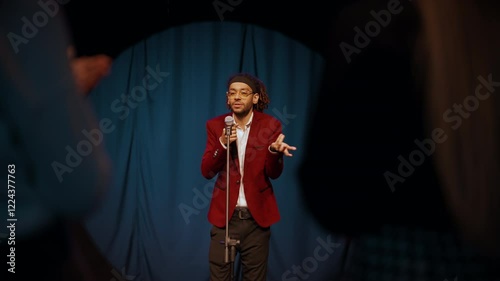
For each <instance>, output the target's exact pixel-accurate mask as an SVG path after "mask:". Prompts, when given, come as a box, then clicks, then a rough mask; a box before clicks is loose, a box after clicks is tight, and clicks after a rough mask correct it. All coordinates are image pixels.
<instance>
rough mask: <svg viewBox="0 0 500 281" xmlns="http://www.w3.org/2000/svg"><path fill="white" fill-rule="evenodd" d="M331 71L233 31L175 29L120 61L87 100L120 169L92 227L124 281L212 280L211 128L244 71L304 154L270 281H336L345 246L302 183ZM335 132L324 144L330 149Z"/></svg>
mask: <svg viewBox="0 0 500 281" xmlns="http://www.w3.org/2000/svg"><path fill="white" fill-rule="evenodd" d="M311 32H313V31H311ZM324 67H325V58H324V57H322V56H321V55H320V54H318V53H316V52H314V51H312V50H311V49H309V48H307V47H306V46H305V45H303V44H301V43H300V42H298V41H295V40H292V39H291V38H289V37H287V36H285V35H283V34H281V33H279V32H276V31H273V30H270V29H264V28H262V27H260V26H256V25H250V24H245V23H236V22H197V23H191V24H187V25H180V26H176V27H172V28H169V29H166V30H164V31H162V32H159V33H157V34H154V35H153V36H150V37H148V38H146V39H145V40H143V41H141V42H138V43H137V44H135V45H133V46H131V47H130V48H128V49H126V50H125V51H124V52H123V53H121V54H120V55H119V56H118V57H117V58H116V59H115V61H114V63H113V66H112V71H111V74H110V75H109V76H107V77H106V78H105V79H103V80H102V81H101V82H100V84H99V85H98V86H97V87H96V88H95V89H94V90H93V91H92V92H91V93H90V95H89V99H91V101H92V104H93V106H94V107H95V110H96V112H97V115H98V118H99V121H100V122H101V131H102V133H103V136H104V142H103V145H105V147H106V149H107V150H108V151H109V154H110V156H111V159H112V161H113V183H112V187H110V191H109V193H107V194H106V198H105V200H104V202H103V204H102V205H101V206H100V207H99V209H98V211H97V212H96V213H94V214H93V216H92V217H91V218H89V219H88V221H86V227H87V229H88V231H89V233H90V235H91V236H92V237H93V239H94V240H95V242H96V244H97V245H98V247H99V249H100V250H101V251H102V253H103V254H104V255H105V256H106V257H107V258H108V259H109V260H110V262H111V263H112V264H113V266H114V268H113V269H110V271H112V273H113V274H116V275H117V278H116V279H117V280H118V277H119V276H118V275H120V276H121V278H123V280H147V281H149V280H151V281H162V280H165V281H171V280H208V279H209V269H208V246H209V241H210V236H209V231H210V224H209V222H208V221H207V211H208V206H209V202H210V201H209V200H210V196H211V192H212V188H213V183H214V181H213V180H211V181H208V180H206V179H204V178H203V177H202V176H201V171H200V164H201V157H202V154H203V151H204V148H205V137H206V131H205V122H206V121H207V120H208V119H209V118H211V117H214V116H215V115H218V114H222V113H225V112H227V108H226V104H225V91H226V80H227V78H228V76H229V75H230V74H232V73H234V72H238V71H244V72H251V73H253V74H255V75H257V76H258V77H260V78H261V79H262V80H263V81H264V83H265V84H266V86H267V88H268V92H269V95H270V99H271V103H270V106H269V108H268V109H267V111H266V112H267V113H269V114H271V115H274V116H275V117H277V118H278V119H279V120H280V121H281V122H282V124H283V130H284V134H285V136H286V137H285V142H287V143H289V144H291V145H295V146H297V147H298V150H297V151H295V153H294V156H293V157H292V158H286V159H285V169H284V172H283V174H282V176H281V177H280V178H279V179H277V180H275V181H274V185H275V192H276V196H277V200H278V204H279V208H280V211H281V217H282V219H281V221H279V222H278V223H277V224H275V225H273V226H272V236H271V249H270V261H269V274H268V276H269V278H268V280H306V279H307V280H309V281H313V280H318V281H327V280H334V277H335V276H336V275H337V274H338V273H339V271H340V270H341V269H342V264H343V262H344V261H343V257H344V255H345V251H346V241H345V240H344V238H342V237H338V236H335V235H333V234H330V233H328V232H326V231H325V230H324V229H323V228H321V227H320V225H319V224H318V223H317V222H316V221H315V219H314V218H313V217H312V215H311V214H310V213H309V212H308V211H307V209H306V208H305V204H304V202H303V200H302V198H301V192H300V187H299V182H298V179H297V170H298V166H299V164H300V162H301V159H302V157H303V155H304V153H305V152H304V151H303V150H302V148H303V147H304V142H305V140H306V137H307V136H306V135H305V133H306V125H307V122H308V121H309V116H310V112H309V109H310V107H311V106H312V105H313V104H315V103H316V102H317V101H316V97H317V96H318V92H319V91H320V90H321V87H320V85H321V83H322V79H323V71H324ZM327 131H328V130H327V129H326V130H325V131H324V132H323V133H320V132H318V137H324V138H325V140H326V141H327V135H328V133H327ZM327 149H328V148H327ZM319 153H321V151H320V150H319ZM318 176H328V175H318ZM314 183H315V180H314V179H311V183H310V184H311V185H312V184H314ZM236 270H239V267H238V266H237V268H236Z"/></svg>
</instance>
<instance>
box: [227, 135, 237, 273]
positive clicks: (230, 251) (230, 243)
mask: <svg viewBox="0 0 500 281" xmlns="http://www.w3.org/2000/svg"><path fill="white" fill-rule="evenodd" d="M230 136H231V126H226V137H227V144H226V147H227V149H226V150H227V156H226V239H224V240H225V247H226V249H225V256H224V262H225V263H230V266H229V268H230V269H229V270H230V272H231V280H235V279H234V260H235V257H236V246H237V245H239V244H240V240H236V239H231V237H229V144H230V142H229V137H230Z"/></svg>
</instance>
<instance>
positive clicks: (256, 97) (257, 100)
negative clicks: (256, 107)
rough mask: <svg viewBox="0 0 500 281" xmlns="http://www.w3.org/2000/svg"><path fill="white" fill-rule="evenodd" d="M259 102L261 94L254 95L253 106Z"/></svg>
mask: <svg viewBox="0 0 500 281" xmlns="http://www.w3.org/2000/svg"><path fill="white" fill-rule="evenodd" d="M258 102H259V93H255V94H254V95H253V104H257V103H258Z"/></svg>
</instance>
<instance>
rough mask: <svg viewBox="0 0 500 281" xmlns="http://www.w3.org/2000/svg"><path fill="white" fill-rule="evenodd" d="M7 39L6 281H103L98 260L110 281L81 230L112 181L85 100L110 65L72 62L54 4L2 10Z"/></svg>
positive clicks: (3, 41) (0, 124) (20, 4)
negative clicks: (32, 280) (34, 280)
mask: <svg viewBox="0 0 500 281" xmlns="http://www.w3.org/2000/svg"><path fill="white" fill-rule="evenodd" d="M49 15H50V16H49ZM0 31H1V34H2V36H1V37H0V59H1V65H0V85H1V91H0V100H1V102H0V107H1V108H0V132H1V133H0V146H1V150H0V159H1V160H2V163H1V165H2V167H3V168H4V169H5V170H4V176H5V177H6V178H7V177H8V179H10V180H11V181H9V184H10V186H7V184H6V185H5V186H4V187H3V188H2V189H1V191H0V194H1V197H2V200H1V201H0V208H1V209H2V214H3V215H2V221H3V223H4V224H5V223H6V224H7V225H8V226H9V227H8V228H5V227H3V228H2V229H3V230H2V231H1V232H5V231H9V233H8V234H7V236H6V237H7V238H5V239H4V237H0V239H1V240H2V241H0V242H1V243H0V248H1V253H2V259H1V261H2V265H3V267H2V276H7V277H8V279H3V278H2V280H14V279H16V278H17V279H16V280H28V279H27V278H28V277H33V276H35V277H36V278H38V279H42V280H99V279H96V278H95V277H96V276H94V275H93V274H95V273H96V269H93V268H90V269H84V268H83V267H82V266H87V265H88V264H85V263H88V262H89V260H88V259H89V258H92V259H94V262H101V264H99V266H103V267H105V268H106V270H107V272H106V273H107V274H108V275H107V276H106V279H104V278H103V279H102V280H106V281H108V280H110V274H109V272H110V270H111V268H112V267H111V266H110V265H108V264H107V261H106V259H104V258H103V257H102V256H99V254H98V251H97V249H93V250H94V252H92V251H91V250H90V249H89V247H88V246H89V245H90V246H91V247H94V246H95V245H93V244H91V243H92V242H91V239H90V238H89V237H87V236H85V232H84V226H83V220H84V218H85V217H86V216H88V215H90V214H92V212H93V211H94V210H96V208H98V207H99V204H100V202H101V198H102V197H103V196H104V195H105V193H106V191H107V188H108V186H109V185H110V181H111V166H112V165H111V161H110V159H109V158H108V155H107V152H106V151H105V147H104V140H103V135H102V132H101V128H102V126H106V124H103V123H102V122H98V120H97V119H96V117H95V115H94V112H93V109H92V106H91V104H89V101H88V100H87V99H85V96H86V95H87V94H88V93H89V92H90V91H91V90H92V89H93V88H94V87H95V86H96V85H97V83H98V82H99V80H100V79H102V77H103V76H104V75H106V74H107V73H108V72H109V69H110V66H111V60H110V58H109V57H107V56H105V55H97V56H89V57H81V58H78V57H75V56H74V49H72V48H73V46H72V45H71V40H70V39H69V38H70V37H71V36H70V30H69V29H68V27H67V23H66V18H65V14H64V12H63V9H62V7H61V6H59V3H58V2H56V1H52V2H50V1H47V2H42V1H29V0H19V1H0ZM6 182H7V180H6ZM8 199H9V200H12V201H8ZM8 219H15V220H12V221H8ZM79 242H80V243H81V242H86V243H89V244H87V245H85V246H82V245H78V243H79ZM76 245H78V246H80V247H81V248H79V249H76V248H74V246H76ZM83 247H87V249H85V250H86V251H87V252H82V250H83V249H82V248H83ZM91 249H92V248H91ZM77 250H78V252H77ZM78 255H79V256H78ZM82 255H88V256H82ZM91 255H92V256H91ZM85 259H87V260H85ZM85 270H87V271H85ZM13 272H15V273H13Z"/></svg>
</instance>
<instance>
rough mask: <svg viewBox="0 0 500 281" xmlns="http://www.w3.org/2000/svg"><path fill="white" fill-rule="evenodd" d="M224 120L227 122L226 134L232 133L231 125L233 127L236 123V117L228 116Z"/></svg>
mask: <svg viewBox="0 0 500 281" xmlns="http://www.w3.org/2000/svg"><path fill="white" fill-rule="evenodd" d="M224 122H225V123H226V136H230V135H231V127H233V123H234V118H233V117H232V116H226V119H224Z"/></svg>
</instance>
